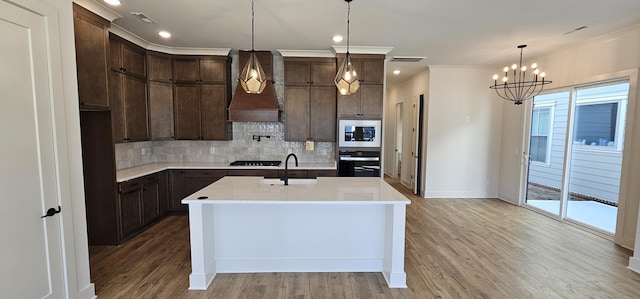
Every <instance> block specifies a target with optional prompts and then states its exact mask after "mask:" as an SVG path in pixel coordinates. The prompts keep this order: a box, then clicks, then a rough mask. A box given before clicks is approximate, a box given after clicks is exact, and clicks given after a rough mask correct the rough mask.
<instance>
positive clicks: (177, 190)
mask: <svg viewBox="0 0 640 299" xmlns="http://www.w3.org/2000/svg"><path fill="white" fill-rule="evenodd" d="M185 172H186V171H185V170H169V206H168V208H167V211H168V212H185V211H187V207H186V206H185V205H183V204H181V203H180V201H181V200H182V199H183V198H185V197H186V196H187V189H186V186H185V177H184V175H185Z"/></svg>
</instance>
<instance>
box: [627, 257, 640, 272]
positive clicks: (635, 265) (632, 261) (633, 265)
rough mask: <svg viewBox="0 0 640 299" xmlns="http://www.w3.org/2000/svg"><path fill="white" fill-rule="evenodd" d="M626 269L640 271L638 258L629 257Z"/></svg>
mask: <svg viewBox="0 0 640 299" xmlns="http://www.w3.org/2000/svg"><path fill="white" fill-rule="evenodd" d="M627 269H629V270H631V271H634V272H636V273H640V258H637V257H635V256H632V257H630V258H629V267H627Z"/></svg>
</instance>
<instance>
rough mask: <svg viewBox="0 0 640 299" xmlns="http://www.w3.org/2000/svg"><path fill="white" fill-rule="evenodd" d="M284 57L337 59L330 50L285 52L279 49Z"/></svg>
mask: <svg viewBox="0 0 640 299" xmlns="http://www.w3.org/2000/svg"><path fill="white" fill-rule="evenodd" d="M277 51H278V52H280V54H281V55H282V57H320V58H335V57H336V55H335V54H334V53H333V52H332V51H330V50H285V49H278V50H277Z"/></svg>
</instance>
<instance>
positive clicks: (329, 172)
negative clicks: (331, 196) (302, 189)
mask: <svg viewBox="0 0 640 299" xmlns="http://www.w3.org/2000/svg"><path fill="white" fill-rule="evenodd" d="M335 176H337V172H336V170H334V169H322V170H309V178H310V179H314V178H317V177H335Z"/></svg>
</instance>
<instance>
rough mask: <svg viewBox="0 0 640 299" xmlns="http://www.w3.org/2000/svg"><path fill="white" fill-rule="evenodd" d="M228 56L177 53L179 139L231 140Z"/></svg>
mask: <svg viewBox="0 0 640 299" xmlns="http://www.w3.org/2000/svg"><path fill="white" fill-rule="evenodd" d="M230 77H231V60H230V58H229V57H228V56H174V60H173V79H174V81H175V83H176V84H174V93H173V95H174V96H173V103H174V104H173V109H174V126H175V139H182V140H230V139H231V138H232V132H231V128H232V125H231V123H229V122H227V118H228V108H229V102H230V100H231V92H230V86H231V84H230V82H229V78H230Z"/></svg>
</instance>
